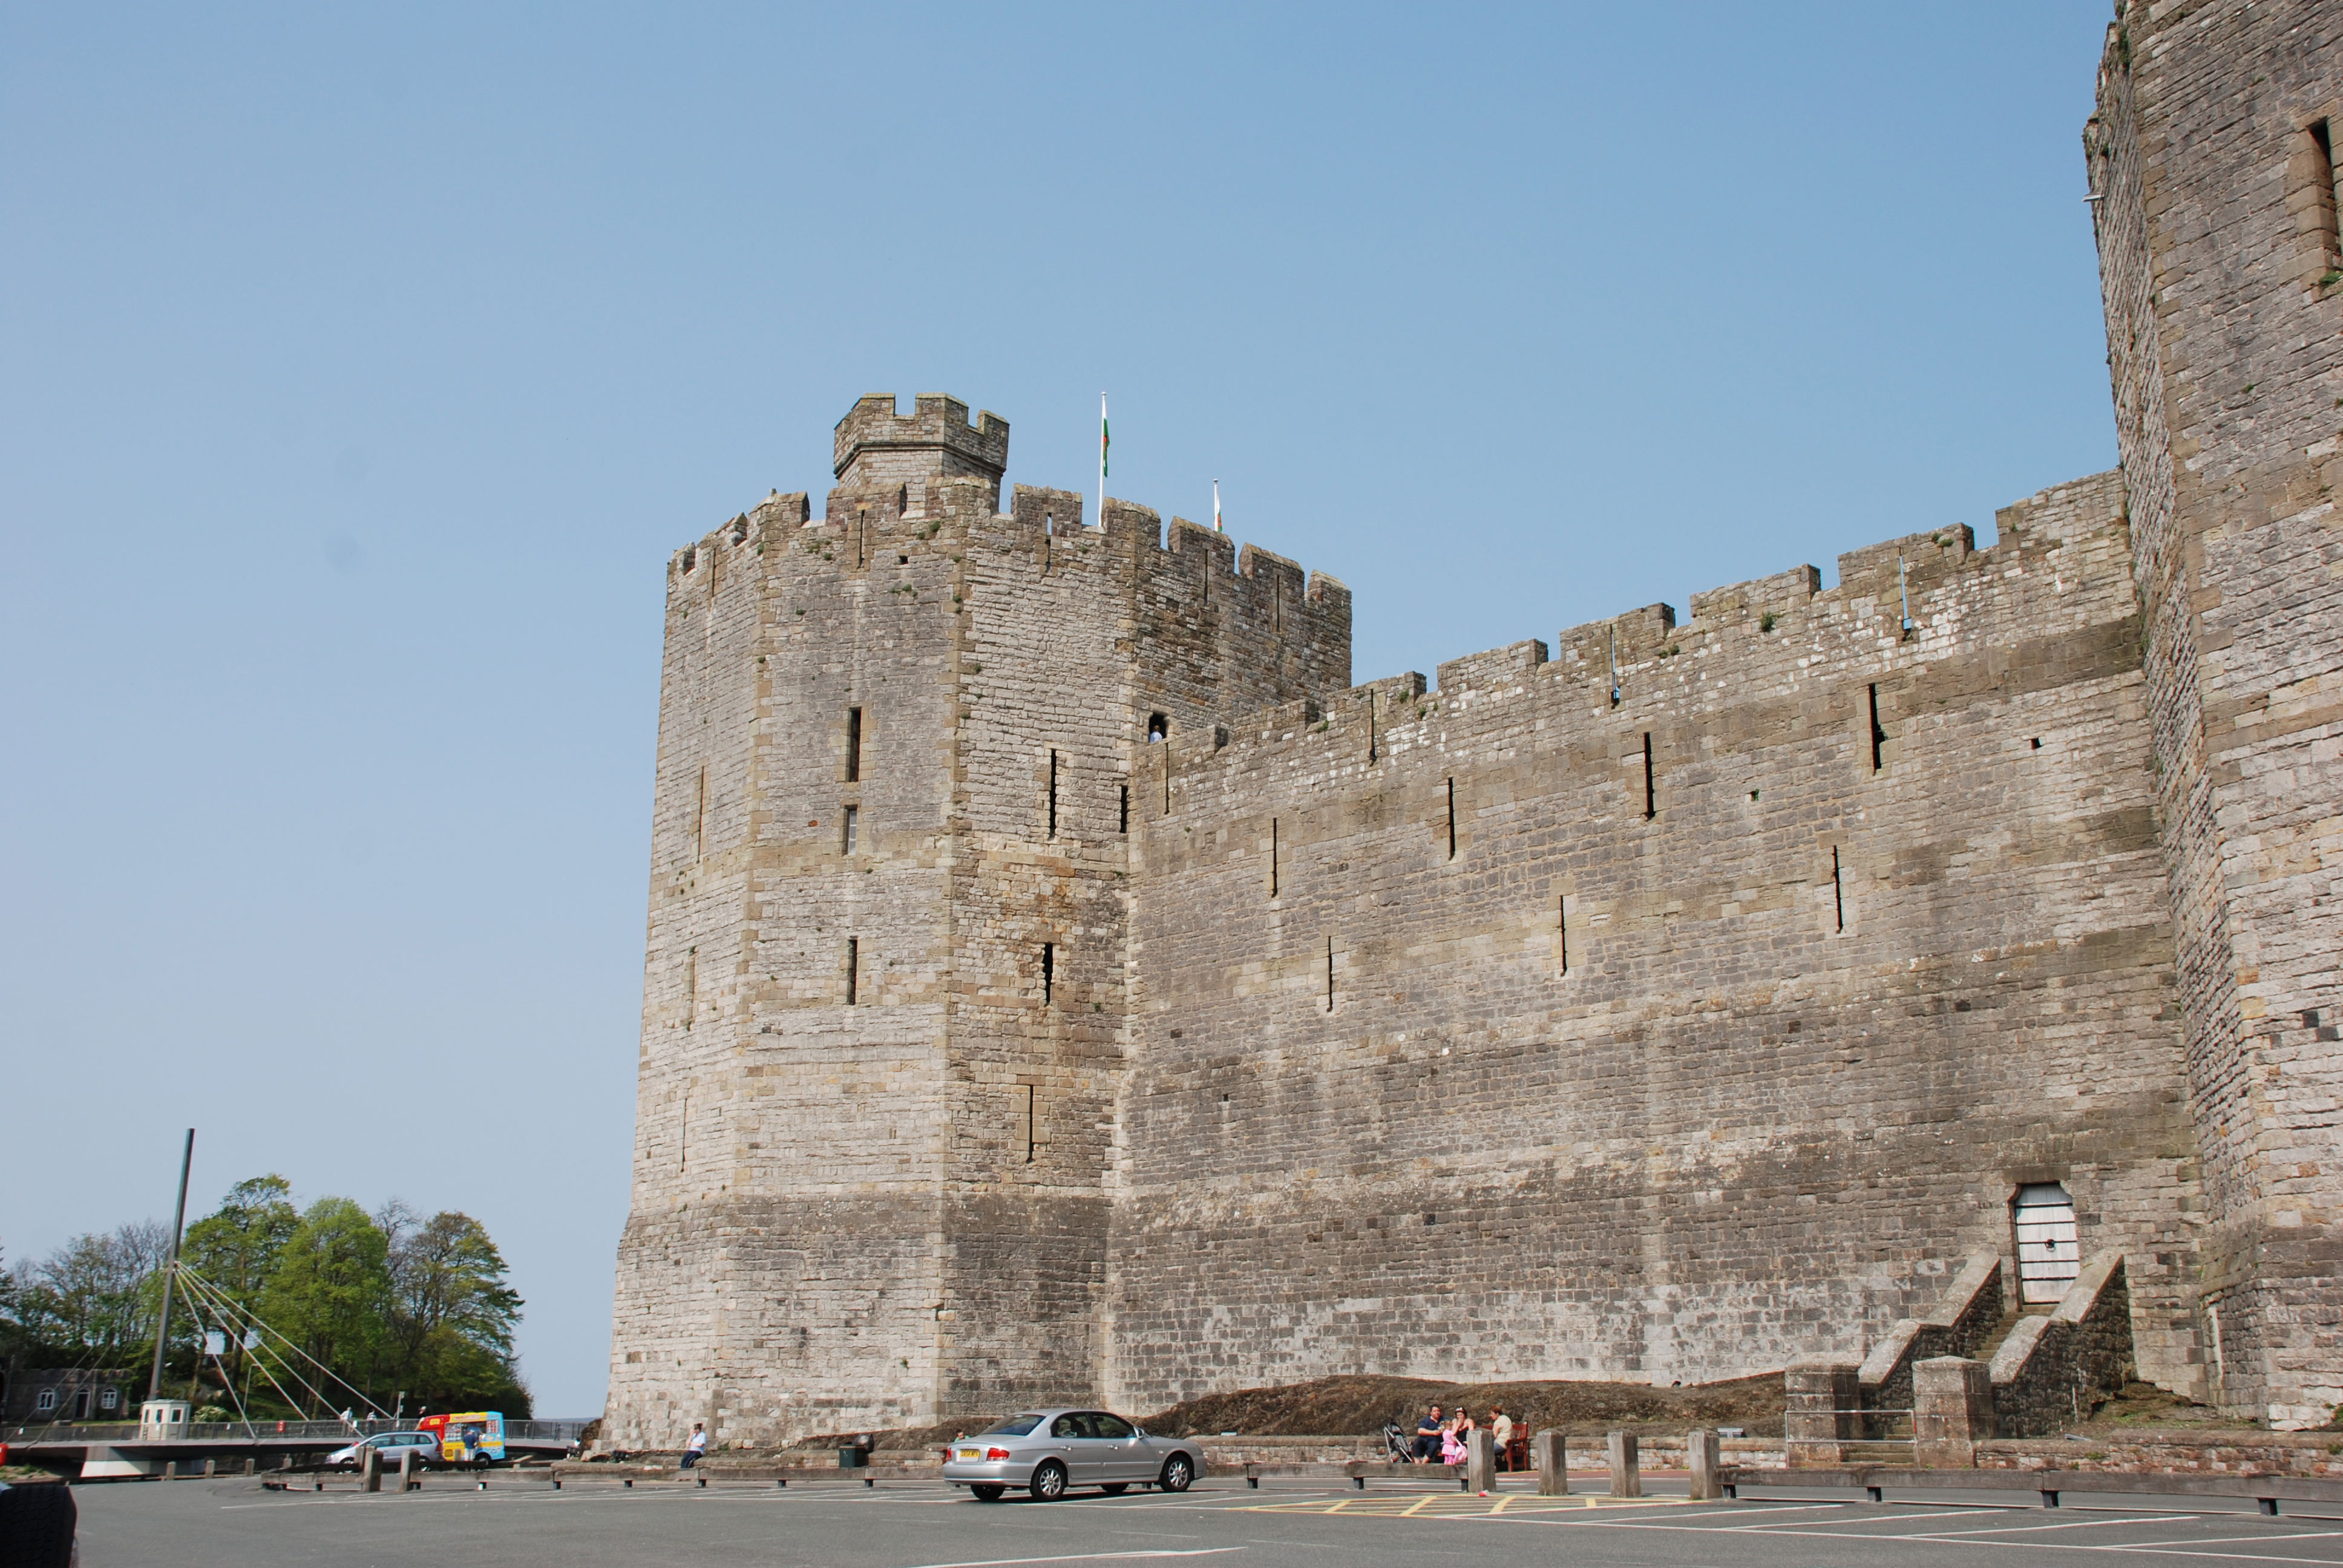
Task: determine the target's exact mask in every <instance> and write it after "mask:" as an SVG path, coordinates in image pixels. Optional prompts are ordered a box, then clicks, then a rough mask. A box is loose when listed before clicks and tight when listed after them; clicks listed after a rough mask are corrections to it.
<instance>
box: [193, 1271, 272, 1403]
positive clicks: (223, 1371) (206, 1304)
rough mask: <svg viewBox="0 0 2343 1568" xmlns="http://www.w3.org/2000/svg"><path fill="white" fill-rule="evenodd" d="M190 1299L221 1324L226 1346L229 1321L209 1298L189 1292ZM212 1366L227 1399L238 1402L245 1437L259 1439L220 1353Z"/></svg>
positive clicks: (214, 1355) (198, 1360)
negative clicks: (215, 1368) (215, 1370)
mask: <svg viewBox="0 0 2343 1568" xmlns="http://www.w3.org/2000/svg"><path fill="white" fill-rule="evenodd" d="M188 1299H189V1300H190V1301H191V1302H194V1303H195V1305H196V1306H197V1307H199V1308H200V1309H202V1310H203V1311H204V1312H206V1313H208V1314H209V1315H210V1317H211V1319H212V1321H213V1322H216V1323H217V1324H219V1328H218V1330H217V1332H218V1334H219V1336H220V1342H221V1343H222V1344H223V1345H225V1344H226V1342H227V1336H228V1334H229V1332H230V1330H229V1327H228V1321H227V1319H226V1317H224V1316H222V1315H221V1314H220V1312H219V1309H218V1307H217V1306H216V1304H214V1302H212V1301H211V1300H210V1299H209V1298H208V1297H204V1296H197V1295H196V1293H195V1292H188ZM204 1332H206V1334H209V1333H211V1332H214V1331H212V1330H210V1329H206V1330H205V1331H204ZM202 1364H203V1362H202V1361H201V1359H200V1357H199V1358H198V1359H197V1361H196V1365H198V1366H201V1365H202ZM212 1365H214V1366H216V1367H217V1368H218V1369H219V1374H220V1386H221V1387H222V1388H224V1389H226V1390H227V1397H228V1398H230V1399H231V1400H234V1401H235V1402H236V1419H237V1420H239V1421H241V1422H244V1433H245V1435H246V1437H258V1436H259V1435H260V1433H258V1432H256V1431H254V1430H253V1426H252V1412H250V1411H248V1410H246V1409H245V1408H244V1397H243V1396H242V1395H241V1394H239V1393H237V1392H236V1377H235V1374H234V1373H232V1372H229V1371H228V1370H227V1362H226V1359H225V1357H224V1356H223V1355H221V1354H220V1353H219V1352H214V1353H213V1355H212Z"/></svg>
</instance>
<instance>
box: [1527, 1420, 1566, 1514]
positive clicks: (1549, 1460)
mask: <svg viewBox="0 0 2343 1568" xmlns="http://www.w3.org/2000/svg"><path fill="white" fill-rule="evenodd" d="M1530 1463H1531V1464H1533V1465H1534V1466H1535V1467H1536V1469H1537V1473H1538V1495H1539V1496H1540V1497H1567V1496H1569V1495H1570V1455H1569V1453H1568V1452H1566V1451H1565V1445H1564V1442H1563V1437H1562V1433H1560V1432H1556V1431H1554V1428H1552V1427H1548V1428H1546V1429H1545V1430H1544V1432H1537V1433H1535V1434H1534V1435H1533V1436H1532V1437H1531V1438H1530Z"/></svg>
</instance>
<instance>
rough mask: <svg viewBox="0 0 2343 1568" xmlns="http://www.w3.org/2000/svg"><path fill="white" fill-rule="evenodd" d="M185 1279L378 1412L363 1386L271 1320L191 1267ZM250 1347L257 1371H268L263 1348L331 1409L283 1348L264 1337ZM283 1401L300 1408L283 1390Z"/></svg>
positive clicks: (316, 1401)
mask: <svg viewBox="0 0 2343 1568" xmlns="http://www.w3.org/2000/svg"><path fill="white" fill-rule="evenodd" d="M188 1281H189V1283H190V1284H192V1285H195V1286H196V1287H198V1288H199V1289H201V1290H202V1291H204V1292H207V1294H208V1298H209V1299H210V1300H212V1301H214V1302H217V1303H218V1304H219V1305H221V1306H222V1307H224V1308H225V1309H226V1311H227V1312H229V1313H230V1314H231V1315H232V1317H233V1318H241V1319H246V1320H249V1322H250V1323H251V1324H252V1325H254V1326H255V1327H256V1328H257V1329H259V1330H261V1331H265V1332H266V1333H272V1334H275V1335H276V1336H277V1338H278V1339H279V1340H282V1341H284V1342H285V1343H286V1344H287V1346H288V1347H290V1348H291V1349H292V1351H293V1352H294V1353H295V1354H296V1355H298V1356H300V1357H301V1358H302V1360H304V1361H307V1362H309V1364H310V1365H312V1366H314V1367H316V1368H317V1370H318V1371H319V1372H322V1373H323V1374H325V1376H326V1377H327V1378H329V1379H331V1380H332V1381H334V1382H338V1383H340V1384H341V1385H342V1386H343V1387H344V1388H347V1389H348V1390H349V1391H350V1392H352V1393H355V1394H357V1396H358V1398H359V1399H360V1400H361V1401H364V1402H366V1403H367V1404H368V1405H369V1406H371V1407H372V1408H373V1409H374V1410H375V1411H376V1412H377V1413H379V1412H380V1411H381V1408H382V1407H381V1406H379V1405H376V1404H374V1402H373V1401H372V1400H369V1399H367V1394H366V1391H365V1390H363V1389H360V1388H357V1387H356V1386H355V1385H353V1384H352V1383H350V1382H348V1380H347V1379H345V1378H342V1377H339V1376H337V1374H336V1373H335V1372H334V1371H333V1369H332V1368H330V1367H328V1366H327V1365H325V1364H324V1363H323V1362H319V1361H318V1360H317V1358H316V1357H315V1356H312V1355H310V1354H308V1353H307V1352H305V1351H303V1350H302V1349H301V1348H300V1346H298V1345H297V1344H294V1343H293V1341H292V1340H291V1338H290V1337H289V1336H287V1334H286V1333H285V1332H283V1331H282V1330H280V1329H277V1328H276V1327H274V1326H273V1325H271V1324H269V1323H267V1322H265V1321H264V1320H263V1319H261V1318H260V1316H259V1315H258V1314H257V1313H256V1312H253V1311H252V1310H251V1309H250V1308H248V1307H246V1306H244V1305H242V1304H241V1303H239V1302H236V1301H235V1300H234V1299H232V1298H230V1297H229V1296H228V1295H227V1294H226V1292H224V1291H222V1290H220V1288H219V1287H218V1286H216V1285H215V1284H213V1283H212V1282H210V1281H208V1280H206V1279H203V1278H202V1276H200V1275H197V1274H196V1273H194V1271H192V1270H191V1271H189V1272H188ZM253 1351H254V1356H253V1364H255V1365H256V1366H257V1367H259V1368H260V1369H261V1371H262V1372H263V1373H264V1374H266V1373H268V1372H269V1367H268V1363H267V1362H266V1361H265V1360H263V1359H261V1354H260V1352H264V1351H265V1352H267V1354H268V1355H270V1356H273V1357H275V1358H276V1360H277V1370H278V1371H281V1372H284V1373H285V1375H286V1376H287V1377H289V1378H291V1379H292V1380H293V1381H294V1382H297V1383H299V1384H300V1385H301V1387H302V1389H303V1391H304V1392H307V1394H308V1395H309V1397H310V1400H311V1401H312V1402H313V1403H314V1405H315V1407H317V1408H322V1409H331V1408H332V1405H333V1400H332V1397H331V1396H330V1395H328V1394H327V1392H326V1391H325V1390H323V1389H321V1388H319V1387H317V1385H316V1384H315V1383H313V1382H310V1381H309V1380H308V1379H307V1378H306V1377H304V1376H303V1375H302V1374H301V1372H300V1369H299V1368H297V1367H296V1366H295V1365H294V1364H293V1363H292V1362H291V1360H290V1359H289V1358H287V1356H286V1355H285V1353H284V1352H283V1351H280V1350H278V1349H277V1347H276V1346H275V1345H271V1344H269V1343H268V1342H266V1339H261V1340H260V1341H259V1342H257V1343H256V1344H255V1345H254V1347H253ZM269 1382H272V1383H275V1384H276V1385H277V1392H279V1393H284V1392H285V1385H284V1384H283V1383H281V1382H277V1379H276V1377H275V1376H274V1375H270V1376H269ZM286 1402H287V1403H288V1404H291V1405H292V1406H293V1407H294V1408H295V1409H296V1410H298V1409H300V1408H301V1403H302V1402H301V1401H299V1400H297V1399H294V1398H293V1397H292V1396H291V1395H289V1394H287V1395H286ZM344 1424H346V1425H347V1424H349V1423H347V1422H345V1423H344Z"/></svg>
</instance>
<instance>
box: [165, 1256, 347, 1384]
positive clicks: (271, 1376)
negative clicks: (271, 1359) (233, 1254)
mask: <svg viewBox="0 0 2343 1568" xmlns="http://www.w3.org/2000/svg"><path fill="white" fill-rule="evenodd" d="M192 1283H193V1282H190V1284H191V1285H192ZM201 1289H202V1290H206V1291H209V1290H211V1287H209V1286H208V1285H206V1286H204V1287H201ZM195 1293H196V1292H195V1291H193V1290H191V1292H190V1294H195ZM213 1293H214V1294H215V1295H216V1292H213ZM223 1299H224V1298H223ZM227 1304H228V1305H229V1306H230V1307H231V1308H233V1306H234V1305H235V1303H234V1302H228V1303H227ZM259 1350H260V1347H259V1346H258V1345H255V1346H254V1347H253V1352H254V1354H253V1357H252V1364H253V1365H254V1366H256V1367H258V1368H259V1369H260V1375H261V1376H262V1377H265V1378H266V1379H267V1380H268V1386H269V1387H271V1388H273V1389H275V1390H276V1391H277V1398H279V1399H281V1400H283V1401H284V1402H285V1405H286V1408H287V1409H288V1410H295V1411H297V1410H299V1409H300V1408H301V1402H300V1401H299V1400H297V1399H296V1398H295V1397H294V1396H293V1395H292V1394H291V1393H290V1392H287V1389H286V1387H285V1385H284V1384H283V1383H281V1382H277V1374H276V1373H275V1372H271V1371H270V1370H269V1367H268V1363H267V1362H266V1361H263V1360H262V1359H261V1357H260V1355H259ZM287 1373H288V1375H290V1376H292V1378H293V1381H294V1382H300V1383H301V1386H302V1387H303V1388H304V1389H307V1391H308V1392H309V1395H310V1397H311V1398H312V1399H318V1398H321V1397H322V1396H320V1395H319V1394H318V1393H317V1390H316V1389H313V1388H310V1387H309V1385H308V1384H307V1383H306V1382H302V1381H301V1378H300V1376H299V1374H298V1373H294V1372H291V1369H290V1368H287Z"/></svg>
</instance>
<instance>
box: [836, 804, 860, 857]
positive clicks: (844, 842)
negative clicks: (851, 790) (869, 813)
mask: <svg viewBox="0 0 2343 1568" xmlns="http://www.w3.org/2000/svg"><path fill="white" fill-rule="evenodd" d="M861 825H862V812H861V809H860V808H859V807H854V806H849V807H848V808H847V809H846V826H845V828H844V829H843V830H842V831H841V834H840V840H839V842H840V847H841V848H842V849H844V851H845V852H846V853H847V854H850V855H851V854H852V853H854V841H855V835H856V833H857V832H858V831H859V830H860V828H861Z"/></svg>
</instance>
